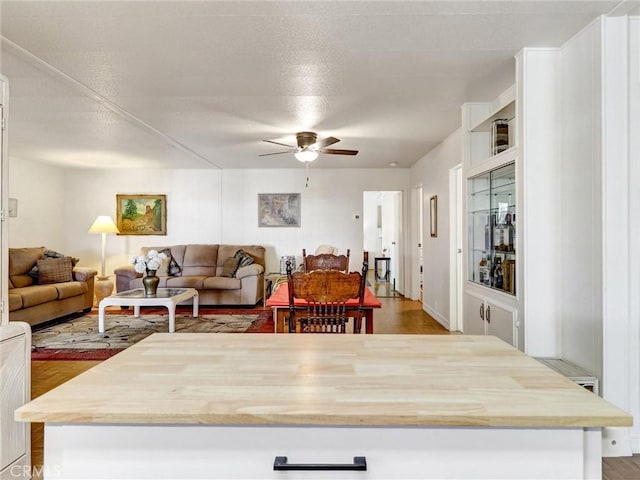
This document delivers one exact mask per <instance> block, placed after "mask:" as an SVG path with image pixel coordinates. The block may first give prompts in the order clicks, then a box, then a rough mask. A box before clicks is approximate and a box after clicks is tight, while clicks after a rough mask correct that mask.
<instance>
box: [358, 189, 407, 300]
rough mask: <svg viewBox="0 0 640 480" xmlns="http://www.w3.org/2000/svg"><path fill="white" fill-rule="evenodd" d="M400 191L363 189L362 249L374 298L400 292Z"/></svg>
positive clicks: (401, 255)
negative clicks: (366, 253) (365, 256)
mask: <svg viewBox="0 0 640 480" xmlns="http://www.w3.org/2000/svg"><path fill="white" fill-rule="evenodd" d="M402 211H403V203H402V192H401V191H368V192H363V209H362V212H363V214H362V224H363V249H364V251H365V252H369V274H368V275H367V282H368V285H369V287H370V288H371V289H372V290H373V293H375V294H376V296H378V297H395V296H398V295H401V294H402V292H403V291H404V285H403V284H404V282H403V278H404V268H403V253H404V252H403V251H402V248H401V247H402V239H401V236H402V218H403V217H402Z"/></svg>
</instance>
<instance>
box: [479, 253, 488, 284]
mask: <svg viewBox="0 0 640 480" xmlns="http://www.w3.org/2000/svg"><path fill="white" fill-rule="evenodd" d="M479 267H480V269H479V272H478V273H479V275H478V277H479V279H480V283H485V282H484V279H485V276H486V275H487V273H488V272H487V270H486V269H487V254H486V253H485V252H482V259H481V260H480V265H479Z"/></svg>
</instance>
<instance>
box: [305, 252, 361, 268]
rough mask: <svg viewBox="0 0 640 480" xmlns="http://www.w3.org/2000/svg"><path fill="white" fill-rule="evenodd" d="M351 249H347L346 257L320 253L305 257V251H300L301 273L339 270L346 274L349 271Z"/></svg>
mask: <svg viewBox="0 0 640 480" xmlns="http://www.w3.org/2000/svg"><path fill="white" fill-rule="evenodd" d="M350 253H351V249H347V254H346V255H332V254H330V253H321V254H319V255H307V251H306V250H305V249H304V248H303V249H302V267H303V271H305V272H310V271H312V270H340V271H341V272H345V273H347V272H348V271H349V254H350Z"/></svg>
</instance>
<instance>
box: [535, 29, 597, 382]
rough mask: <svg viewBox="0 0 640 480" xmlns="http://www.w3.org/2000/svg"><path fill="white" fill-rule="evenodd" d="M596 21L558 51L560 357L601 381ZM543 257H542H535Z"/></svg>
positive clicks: (542, 252)
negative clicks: (559, 63)
mask: <svg viewBox="0 0 640 480" xmlns="http://www.w3.org/2000/svg"><path fill="white" fill-rule="evenodd" d="M600 25H601V20H600V19H598V20H597V21H595V22H593V23H591V24H590V25H589V26H588V27H586V28H585V29H584V30H582V31H581V32H580V33H579V34H578V35H576V36H575V37H574V38H573V39H572V40H570V41H569V42H567V44H565V45H564V46H563V47H562V50H561V53H560V55H561V60H560V62H561V85H560V95H559V97H560V99H561V101H562V105H561V112H562V122H563V124H562V132H563V139H562V146H561V151H562V164H561V166H560V176H561V185H562V192H563V195H562V196H561V202H560V205H559V208H560V246H561V247H560V248H561V251H560V258H561V259H562V263H561V265H558V268H559V269H560V282H559V284H560V288H561V292H560V295H559V298H561V299H562V300H561V305H560V318H561V319H562V332H561V345H562V352H561V353H562V357H563V358H565V359H567V360H569V361H572V362H574V363H576V364H577V365H580V366H582V367H584V368H585V369H587V370H588V371H590V372H593V373H595V374H596V375H597V376H598V378H602V335H601V330H602V294H601V281H602V240H601V237H602V223H601V218H602V208H601V205H602V193H601V183H602V178H601V165H600V162H601V127H602V126H601V122H600V118H601V98H600V95H601V84H600V75H601V51H600V47H601V43H600V42H601V35H600ZM540 254H541V255H544V251H541V252H540Z"/></svg>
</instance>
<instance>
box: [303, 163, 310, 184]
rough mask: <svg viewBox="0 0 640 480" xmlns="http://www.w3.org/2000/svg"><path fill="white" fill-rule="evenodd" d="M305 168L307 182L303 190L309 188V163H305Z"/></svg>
mask: <svg viewBox="0 0 640 480" xmlns="http://www.w3.org/2000/svg"><path fill="white" fill-rule="evenodd" d="M305 165H306V166H305V168H306V170H307V172H306V173H307V182H306V183H305V184H304V187H305V188H309V162H305Z"/></svg>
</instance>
